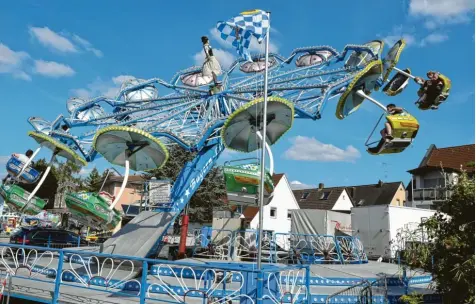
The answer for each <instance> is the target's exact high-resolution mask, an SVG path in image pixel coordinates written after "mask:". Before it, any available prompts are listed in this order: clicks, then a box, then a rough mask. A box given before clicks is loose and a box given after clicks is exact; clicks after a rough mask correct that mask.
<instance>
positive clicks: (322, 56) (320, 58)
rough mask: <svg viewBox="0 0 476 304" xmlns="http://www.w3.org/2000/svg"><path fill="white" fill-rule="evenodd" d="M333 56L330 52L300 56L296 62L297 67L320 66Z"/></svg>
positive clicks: (317, 52)
mask: <svg viewBox="0 0 476 304" xmlns="http://www.w3.org/2000/svg"><path fill="white" fill-rule="evenodd" d="M332 55H333V54H332V53H331V52H330V51H325V50H323V51H316V52H309V53H307V54H304V55H301V56H299V58H298V59H297V60H296V66H297V67H307V66H311V65H319V64H321V63H323V62H326V61H327V60H329V58H330V57H331V56H332Z"/></svg>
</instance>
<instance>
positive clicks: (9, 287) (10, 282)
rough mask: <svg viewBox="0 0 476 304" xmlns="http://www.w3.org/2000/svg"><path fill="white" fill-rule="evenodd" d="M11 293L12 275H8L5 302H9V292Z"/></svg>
mask: <svg viewBox="0 0 476 304" xmlns="http://www.w3.org/2000/svg"><path fill="white" fill-rule="evenodd" d="M11 293H12V275H11V274H10V275H9V276H8V295H7V304H9V303H10V294H11Z"/></svg>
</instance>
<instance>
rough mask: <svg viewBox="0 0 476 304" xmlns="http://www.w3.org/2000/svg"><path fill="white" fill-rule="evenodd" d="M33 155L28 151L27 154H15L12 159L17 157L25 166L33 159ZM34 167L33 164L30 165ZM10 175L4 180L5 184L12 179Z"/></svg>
mask: <svg viewBox="0 0 476 304" xmlns="http://www.w3.org/2000/svg"><path fill="white" fill-rule="evenodd" d="M32 155H33V151H32V150H30V149H28V150H27V151H26V152H25V154H20V153H13V154H12V157H16V158H17V159H18V160H19V161H21V162H22V163H23V164H26V163H27V162H28V160H29V159H30V158H31V156H32ZM31 165H33V162H31V163H30V166H31ZM10 177H11V176H10V174H7V175H6V176H5V177H4V178H3V179H2V182H3V183H4V184H5V183H6V182H7V180H8V179H9V178H10Z"/></svg>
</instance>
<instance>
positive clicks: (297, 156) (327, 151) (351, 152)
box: [284, 136, 360, 162]
mask: <svg viewBox="0 0 476 304" xmlns="http://www.w3.org/2000/svg"><path fill="white" fill-rule="evenodd" d="M290 141H291V143H292V145H291V147H290V148H289V149H287V150H286V151H285V152H284V156H285V158H287V159H292V160H302V161H322V162H354V161H355V160H356V159H358V158H359V157H360V152H359V151H358V150H357V149H356V148H355V147H353V146H347V148H345V150H343V149H341V148H338V147H336V146H334V145H331V144H325V143H322V142H320V141H318V140H317V139H315V138H314V137H312V138H311V137H306V136H296V137H294V138H291V139H290Z"/></svg>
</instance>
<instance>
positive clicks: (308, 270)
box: [279, 265, 311, 304]
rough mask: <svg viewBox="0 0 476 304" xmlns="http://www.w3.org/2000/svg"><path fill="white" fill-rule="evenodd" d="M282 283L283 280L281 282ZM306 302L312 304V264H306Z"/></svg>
mask: <svg viewBox="0 0 476 304" xmlns="http://www.w3.org/2000/svg"><path fill="white" fill-rule="evenodd" d="M279 283H281V282H279ZM306 300H307V301H306V302H307V304H311V266H310V265H306Z"/></svg>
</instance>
